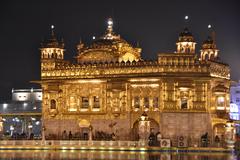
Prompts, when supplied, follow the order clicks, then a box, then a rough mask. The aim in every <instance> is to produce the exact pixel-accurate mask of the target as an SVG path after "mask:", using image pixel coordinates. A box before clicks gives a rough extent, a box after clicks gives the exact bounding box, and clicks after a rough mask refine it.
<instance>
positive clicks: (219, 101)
mask: <svg viewBox="0 0 240 160" xmlns="http://www.w3.org/2000/svg"><path fill="white" fill-rule="evenodd" d="M216 103H217V110H224V109H225V99H224V97H223V96H219V97H217V102H216Z"/></svg>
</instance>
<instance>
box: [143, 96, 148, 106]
mask: <svg viewBox="0 0 240 160" xmlns="http://www.w3.org/2000/svg"><path fill="white" fill-rule="evenodd" d="M144 107H145V108H149V98H148V97H144Z"/></svg>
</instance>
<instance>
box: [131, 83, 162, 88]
mask: <svg viewBox="0 0 240 160" xmlns="http://www.w3.org/2000/svg"><path fill="white" fill-rule="evenodd" d="M131 86H132V87H152V88H155V87H158V86H159V84H132V85H131Z"/></svg>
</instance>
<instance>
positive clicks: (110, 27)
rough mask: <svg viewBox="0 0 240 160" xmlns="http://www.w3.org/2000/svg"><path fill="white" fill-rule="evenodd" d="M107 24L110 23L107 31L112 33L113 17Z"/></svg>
mask: <svg viewBox="0 0 240 160" xmlns="http://www.w3.org/2000/svg"><path fill="white" fill-rule="evenodd" d="M107 24H108V26H107V32H108V33H111V34H112V31H113V20H112V18H108V21H107Z"/></svg>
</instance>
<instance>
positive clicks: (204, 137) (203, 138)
mask: <svg viewBox="0 0 240 160" xmlns="http://www.w3.org/2000/svg"><path fill="white" fill-rule="evenodd" d="M201 142H202V146H203V147H207V146H208V132H206V133H205V134H204V135H202V136H201Z"/></svg>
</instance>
